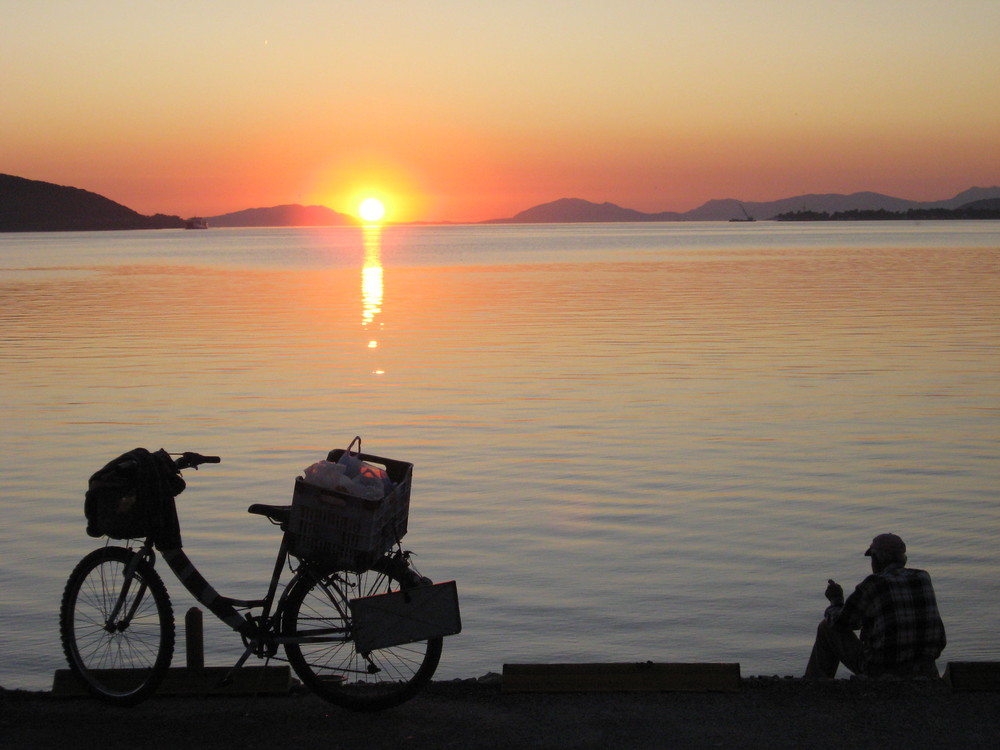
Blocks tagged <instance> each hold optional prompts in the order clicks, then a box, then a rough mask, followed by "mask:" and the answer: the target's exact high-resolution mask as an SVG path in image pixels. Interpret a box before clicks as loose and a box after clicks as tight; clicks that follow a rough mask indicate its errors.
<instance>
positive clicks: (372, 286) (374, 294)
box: [361, 225, 385, 375]
mask: <svg viewBox="0 0 1000 750" xmlns="http://www.w3.org/2000/svg"><path fill="white" fill-rule="evenodd" d="M361 231H362V232H363V235H362V236H363V240H364V248H365V260H364V265H363V267H362V268H361V327H362V329H364V330H365V331H366V332H369V331H371V337H370V338H369V339H368V348H369V349H378V339H377V338H375V336H374V330H379V329H381V328H382V323H381V321H378V322H377V323H376V318H377V317H378V315H379V314H380V313H381V312H382V299H383V296H384V294H385V287H384V284H383V279H382V228H381V227H380V226H378V225H367V226H364V227H362V228H361ZM372 329H374V330H372ZM375 373H376V374H379V375H381V374H383V370H375Z"/></svg>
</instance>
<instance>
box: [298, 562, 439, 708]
mask: <svg viewBox="0 0 1000 750" xmlns="http://www.w3.org/2000/svg"><path fill="white" fill-rule="evenodd" d="M376 565H377V567H379V568H385V569H384V570H381V569H379V570H376V569H374V568H373V569H370V570H366V571H365V572H363V573H350V572H346V571H339V572H336V573H331V574H329V575H327V576H324V577H317V576H311V575H308V574H304V575H302V576H301V577H300V578H299V579H298V581H297V583H296V584H295V586H294V588H293V589H292V590H291V591H290V592H289V594H288V601H287V602H286V609H285V616H284V628H283V629H284V633H285V635H289V636H294V637H296V638H298V639H301V640H300V642H298V643H288V644H286V645H285V653H286V654H287V655H288V661H289V663H290V664H291V665H292V667H293V668H294V669H295V672H296V674H298V676H299V677H300V678H301V679H302V682H304V683H305V685H306V686H307V687H308V688H309V689H310V690H312V691H313V692H315V693H316V694H318V695H319V696H320V697H322V698H325V699H326V700H328V701H330V702H331V703H335V704H337V705H339V706H342V707H344V708H348V709H351V710H353V711H379V710H381V709H384V708H390V707H392V706H396V705H399V704H400V703H403V702H404V701H407V700H409V699H410V698H412V697H413V696H414V695H415V694H416V693H417V692H418V691H419V690H420V688H422V687H423V686H424V685H425V684H426V683H427V682H428V681H429V680H430V679H431V676H432V675H433V674H434V670H435V669H437V665H438V661H439V660H440V659H441V641H442V639H441V638H431V639H428V640H426V641H419V642H417V643H407V644H404V645H402V646H393V647H390V648H382V649H376V650H374V651H370V652H368V653H361V652H359V651H358V650H357V647H356V645H355V643H354V641H353V639H352V638H351V630H352V623H351V610H350V607H349V606H348V600H349V599H355V598H358V597H362V596H372V595H374V594H381V593H386V592H390V591H398V590H400V588H409V587H411V586H413V585H416V581H415V580H410V576H408V575H407V574H406V573H404V572H403V571H402V570H399V569H398V568H397V567H396V566H393V565H392V564H385V565H382V564H376ZM390 570H393V572H389V571H390ZM407 572H409V571H407ZM400 579H403V580H402V581H401V580H400Z"/></svg>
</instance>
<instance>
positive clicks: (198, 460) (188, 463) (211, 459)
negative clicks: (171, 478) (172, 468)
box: [174, 451, 222, 471]
mask: <svg viewBox="0 0 1000 750" xmlns="http://www.w3.org/2000/svg"><path fill="white" fill-rule="evenodd" d="M221 461H222V459H221V458H219V457H218V456H203V455H201V454H200V453H192V452H191V451H185V452H184V453H182V454H181V456H180V458H175V459H174V465H176V466H177V468H178V470H181V471H183V470H184V469H194V470H195V471H197V470H198V467H199V466H201V465H202V464H217V463H221Z"/></svg>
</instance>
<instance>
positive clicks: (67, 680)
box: [52, 666, 292, 696]
mask: <svg viewBox="0 0 1000 750" xmlns="http://www.w3.org/2000/svg"><path fill="white" fill-rule="evenodd" d="M229 671H230V667H205V668H203V669H188V668H186V667H175V668H173V669H169V670H167V674H166V677H164V679H163V683H162V684H161V685H160V687H159V688H157V690H156V694H157V695H281V694H286V693H288V692H289V691H290V690H291V687H292V673H291V670H290V669H289V668H288V667H286V666H274V667H271V666H268V667H255V666H252V667H241V668H240V669H237V670H236V671H235V672H234V673H233V678H232V681H231V682H230V683H228V684H226V685H221V684H220V683H221V682H222V680H223V679H225V677H226V675H227V674H229ZM116 672H117V673H120V674H122V675H123V676H124V675H126V674H127V672H128V670H107V673H108V678H109V679H112V680H113V679H114V677H115V673H116ZM52 693H53V694H54V695H65V696H72V695H89V693H87V692H86V690H85V689H84V687H83V685H81V684H80V681H79V679H78V678H77V676H76V675H75V674H73V672H71V671H70V670H68V669H58V670H56V673H55V678H54V679H53V682H52Z"/></svg>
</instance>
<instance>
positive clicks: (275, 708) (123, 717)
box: [0, 678, 1000, 750]
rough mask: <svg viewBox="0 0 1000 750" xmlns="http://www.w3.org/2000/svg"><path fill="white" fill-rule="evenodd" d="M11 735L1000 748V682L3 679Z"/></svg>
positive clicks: (78, 743) (187, 749) (50, 740)
mask: <svg viewBox="0 0 1000 750" xmlns="http://www.w3.org/2000/svg"><path fill="white" fill-rule="evenodd" d="M0 747H2V748H18V750H33V749H34V748H46V749H48V748H53V749H55V748H58V749H59V750H62V749H63V748H72V750H91V749H93V750H98V749H99V750H114V749H115V748H130V750H134V749H135V748H142V749H143V750H157V749H158V748H165V749H166V748H169V750H178V749H179V750H200V749H201V748H240V750H252V749H253V748H275V749H277V748H281V749H282V750H284V749H285V748H294V750H311V749H312V748H317V749H319V748H322V750H337V749H338V748H351V749H352V750H358V749H361V748H408V749H412V748H416V749H418V750H423V749H425V748H426V749H428V750H430V749H432V748H433V750H439V749H441V748H595V749H596V748H600V749H601V750H608V749H610V748H716V747H719V748H767V749H768V750H772V749H779V748H840V749H842V748H878V749H879V750H891V749H892V748H935V749H937V748H962V749H963V750H967V749H968V748H991V749H993V748H997V747H1000V693H998V692H980V693H959V692H952V691H951V690H950V689H949V688H948V687H947V686H945V685H943V684H930V683H926V682H925V683H898V682H894V683H882V682H878V683H875V682H871V681H867V680H837V681H833V682H826V683H819V684H817V683H806V682H803V681H801V680H792V679H777V678H773V679H772V678H768V679H759V678H748V679H744V680H742V682H741V686H740V690H739V691H738V692H735V693H589V694H573V693H557V694H505V693H502V692H501V690H500V687H499V685H498V684H497V683H496V681H493V682H492V684H491V683H489V682H484V681H478V680H461V681H453V682H439V683H433V684H431V685H430V686H429V687H428V688H427V689H426V690H425V691H424V692H423V693H421V694H420V695H419V696H418V697H417V698H415V699H414V700H412V701H410V702H409V703H407V704H405V705H403V706H401V707H399V708H395V709H392V710H389V711H386V712H383V713H380V714H374V715H367V714H353V713H349V712H347V711H344V710H342V709H339V708H337V707H336V706H333V705H330V704H328V703H325V702H323V701H322V700H319V699H317V698H316V697H314V696H312V695H310V694H301V693H300V694H297V695H291V696H287V697H284V696H283V697H277V698H276V697H267V698H242V697H211V698H175V697H154V698H152V699H150V700H148V701H147V702H145V703H143V704H142V705H140V706H137V707H135V708H131V709H117V708H114V707H110V706H106V705H104V704H101V703H99V702H97V701H94V700H91V699H89V698H57V697H54V696H52V695H51V694H48V693H30V692H23V691H4V690H0Z"/></svg>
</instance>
